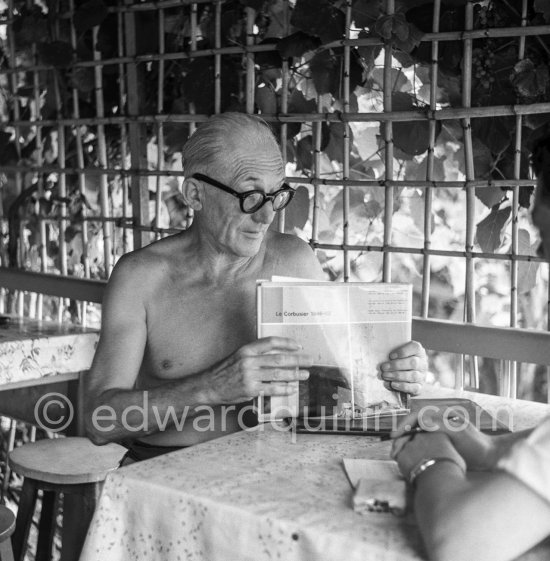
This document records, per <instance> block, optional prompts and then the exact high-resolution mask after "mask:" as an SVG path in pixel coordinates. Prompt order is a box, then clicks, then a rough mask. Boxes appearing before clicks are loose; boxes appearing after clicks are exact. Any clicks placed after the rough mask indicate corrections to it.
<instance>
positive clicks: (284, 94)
mask: <svg viewBox="0 0 550 561" xmlns="http://www.w3.org/2000/svg"><path fill="white" fill-rule="evenodd" d="M289 78H290V74H289V70H288V60H286V59H285V60H283V63H282V67H281V79H282V84H281V111H282V112H283V113H286V112H287V111H288V84H289ZM287 132H288V125H287V124H286V123H281V133H280V137H279V138H280V143H281V155H282V158H283V167H284V169H285V170H286V164H287V157H286V156H287V154H286V151H287V146H288V140H287V138H286V135H287ZM285 217H286V211H285V210H284V209H283V210H282V211H281V212H279V213H278V216H277V228H278V230H279V232H284V231H285Z"/></svg>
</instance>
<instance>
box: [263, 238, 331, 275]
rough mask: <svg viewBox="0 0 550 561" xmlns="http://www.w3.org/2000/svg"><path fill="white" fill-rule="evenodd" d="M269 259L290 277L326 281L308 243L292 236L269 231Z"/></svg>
mask: <svg viewBox="0 0 550 561" xmlns="http://www.w3.org/2000/svg"><path fill="white" fill-rule="evenodd" d="M266 250H267V256H268V258H269V259H270V260H271V261H272V262H273V263H274V264H276V265H277V266H280V267H281V268H282V269H283V270H282V271H281V272H280V273H279V272H278V271H277V272H276V273H275V274H282V275H288V276H296V277H301V278H309V279H317V280H324V279H325V275H324V273H323V271H322V268H321V265H320V263H319V260H318V259H317V257H316V256H315V253H313V250H312V249H311V247H310V246H309V244H308V243H307V242H305V241H304V240H302V239H300V238H299V237H298V236H294V235H292V234H282V233H280V232H274V231H269V232H268V234H267V236H266Z"/></svg>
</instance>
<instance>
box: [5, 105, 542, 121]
mask: <svg viewBox="0 0 550 561" xmlns="http://www.w3.org/2000/svg"><path fill="white" fill-rule="evenodd" d="M549 112H550V103H532V104H529V105H494V106H487V107H472V108H471V111H468V109H467V108H464V107H453V108H444V109H438V110H437V111H436V112H435V113H431V112H430V111H429V110H420V109H416V110H412V111H392V112H387V113H348V114H347V115H344V114H343V113H337V112H334V113H326V112H325V113H292V114H289V115H283V114H278V115H270V114H267V113H266V114H264V115H262V117H263V119H264V120H265V121H268V122H280V123H283V122H286V123H302V122H304V121H311V122H334V121H346V122H349V123H371V122H373V123H374V122H382V123H383V122H388V121H391V122H396V121H399V122H403V123H408V122H412V121H426V119H427V118H431V119H435V120H436V121H446V120H450V119H463V118H469V119H478V118H488V117H506V116H512V117H514V116H516V115H540V114H543V113H549ZM208 117H209V116H208V115H200V114H196V113H193V114H192V115H191V114H189V115H184V114H181V113H178V114H164V115H129V116H123V117H117V116H108V117H86V118H81V119H78V120H74V119H62V120H61V121H60V122H58V121H57V120H54V119H43V120H42V126H57V125H58V124H62V125H65V126H77V125H98V124H102V125H117V124H120V123H155V122H157V121H163V122H166V121H170V122H174V123H188V122H190V121H193V122H194V121H201V122H202V121H206V120H207V119H208ZM29 122H31V121H28V120H22V119H20V120H6V121H4V122H3V123H4V126H17V125H19V126H28V124H29Z"/></svg>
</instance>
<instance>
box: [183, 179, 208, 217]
mask: <svg viewBox="0 0 550 561" xmlns="http://www.w3.org/2000/svg"><path fill="white" fill-rule="evenodd" d="M182 195H183V200H184V201H185V204H186V205H187V206H188V207H189V208H192V209H193V210H194V211H197V210H202V203H203V189H202V185H201V184H200V182H199V181H197V180H196V179H194V178H192V177H190V178H189V179H186V180H185V181H184V182H183V185H182Z"/></svg>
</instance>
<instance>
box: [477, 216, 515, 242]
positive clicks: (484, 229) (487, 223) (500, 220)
mask: <svg viewBox="0 0 550 561" xmlns="http://www.w3.org/2000/svg"><path fill="white" fill-rule="evenodd" d="M511 212H512V209H511V207H509V206H507V207H505V208H501V209H499V208H497V207H493V208H492V209H491V212H490V213H489V214H488V215H487V216H486V217H485V218H484V219H483V220H482V221H481V222H479V223H478V224H477V228H476V242H477V244H478V245H479V247H480V248H481V250H482V251H484V252H487V253H493V252H494V251H495V250H496V249H498V248H499V247H500V245H501V234H502V229H503V228H504V225H505V224H506V222H507V220H508V218H509V217H510V214H511Z"/></svg>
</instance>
